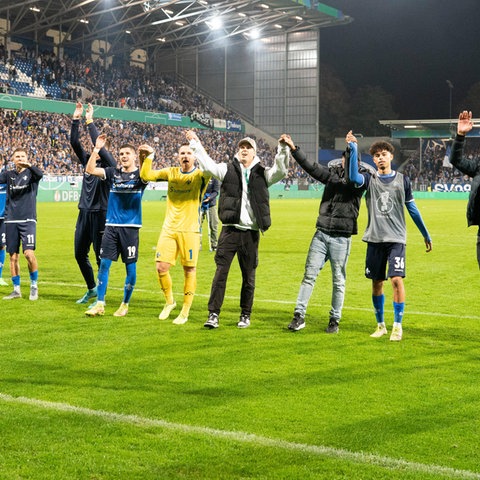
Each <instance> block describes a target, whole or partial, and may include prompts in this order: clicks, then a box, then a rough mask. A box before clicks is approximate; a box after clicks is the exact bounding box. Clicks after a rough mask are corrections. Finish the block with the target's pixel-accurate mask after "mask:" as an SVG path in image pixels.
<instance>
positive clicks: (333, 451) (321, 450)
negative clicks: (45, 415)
mask: <svg viewBox="0 0 480 480" xmlns="http://www.w3.org/2000/svg"><path fill="white" fill-rule="evenodd" d="M0 400H2V401H4V402H8V403H14V404H20V405H29V406H33V407H37V408H42V409H44V410H52V411H56V412H69V413H73V414H77V415H85V416H88V417H97V418H100V419H102V420H103V421H105V422H117V423H123V424H126V425H134V426H138V427H148V428H152V427H155V428H163V429H169V430H173V431H178V432H181V433H187V434H191V433H193V434H197V435H203V436H208V437H214V438H225V439H228V440H231V441H234V442H240V443H249V444H254V445H259V446H262V447H269V448H277V449H283V450H291V451H298V452H302V453H305V454H310V455H317V456H325V457H329V458H336V459H340V460H346V461H351V462H356V463H361V464H365V465H378V466H380V467H383V468H388V469H392V470H401V471H405V470H409V471H411V472H415V473H426V474H429V475H441V476H445V477H449V478H464V479H480V473H477V472H472V471H470V470H458V469H455V468H450V467H442V466H440V465H429V464H425V463H418V462H410V461H408V460H403V459H397V458H392V457H386V456H383V455H376V454H372V453H364V452H352V451H350V450H344V449H339V448H333V447H325V446H322V445H309V444H306V443H295V442H288V441H286V440H279V439H275V438H269V437H263V436H260V435H255V434H252V433H246V432H235V431H228V430H218V429H215V428H209V427H198V426H193V425H185V424H182V423H173V422H168V421H166V420H159V419H152V418H146V417H140V416H138V415H126V414H123V413H115V412H107V411H105V410H93V409H90V408H84V407H77V406H75V405H69V404H68V403H60V402H49V401H45V400H38V399H36V398H27V397H14V396H12V395H8V394H5V393H0Z"/></svg>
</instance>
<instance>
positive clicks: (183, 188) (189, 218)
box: [140, 145, 210, 325]
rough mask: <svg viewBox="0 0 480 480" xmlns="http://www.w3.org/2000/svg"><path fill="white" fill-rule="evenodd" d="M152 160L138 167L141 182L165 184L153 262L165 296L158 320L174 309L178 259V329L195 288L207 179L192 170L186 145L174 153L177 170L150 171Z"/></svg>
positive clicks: (184, 320) (167, 315)
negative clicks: (180, 278) (162, 216)
mask: <svg viewBox="0 0 480 480" xmlns="http://www.w3.org/2000/svg"><path fill="white" fill-rule="evenodd" d="M152 160H153V156H148V157H147V158H146V159H145V160H144V162H143V165H142V169H141V172H140V177H141V178H142V180H144V181H152V182H155V181H168V194H167V210H166V213H165V220H164V222H163V226H162V231H161V232H160V237H159V239H158V243H157V249H156V254H155V261H156V267H157V274H158V281H159V283H160V287H161V289H162V291H163V294H164V295H165V306H164V307H163V310H162V311H161V313H160V315H159V316H158V318H159V319H160V320H166V319H167V318H168V317H169V316H170V313H171V312H172V310H173V309H174V308H175V307H176V306H177V304H176V302H175V300H174V298H173V287H172V278H171V276H170V272H169V270H170V267H171V266H172V265H175V263H176V259H177V257H178V256H180V259H181V262H182V266H183V272H184V275H185V281H184V287H183V306H182V310H181V312H180V313H179V315H178V317H177V318H175V320H174V321H173V323H175V324H177V325H182V324H184V323H185V322H187V321H188V313H189V311H190V307H191V306H192V301H193V296H194V294H195V289H196V286H197V273H196V266H197V260H198V252H199V250H200V228H201V209H200V207H201V203H202V198H203V195H204V193H205V190H206V188H207V184H208V181H209V178H210V177H209V176H207V175H206V174H204V173H203V172H202V171H201V170H199V169H198V168H196V167H195V157H194V155H193V151H192V149H191V148H190V146H189V145H181V146H180V149H179V151H178V160H179V162H180V167H168V168H162V169H161V170H153V169H152Z"/></svg>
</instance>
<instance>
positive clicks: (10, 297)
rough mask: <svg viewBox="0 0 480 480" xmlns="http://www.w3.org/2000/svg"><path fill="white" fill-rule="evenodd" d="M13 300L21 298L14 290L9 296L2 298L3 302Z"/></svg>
mask: <svg viewBox="0 0 480 480" xmlns="http://www.w3.org/2000/svg"><path fill="white" fill-rule="evenodd" d="M14 298H22V294H21V293H20V292H16V291H15V290H14V291H13V292H12V293H11V294H10V295H7V296H6V297H3V299H4V300H13V299H14Z"/></svg>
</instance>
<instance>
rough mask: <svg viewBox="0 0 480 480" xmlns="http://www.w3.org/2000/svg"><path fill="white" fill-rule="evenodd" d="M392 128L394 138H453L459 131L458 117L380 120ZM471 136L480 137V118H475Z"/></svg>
mask: <svg viewBox="0 0 480 480" xmlns="http://www.w3.org/2000/svg"><path fill="white" fill-rule="evenodd" d="M379 123H380V124H381V125H384V126H386V127H388V128H390V134H391V137H392V138H453V137H455V135H456V132H457V119H430V120H428V119H425V120H380V122H379ZM468 136H469V137H480V119H478V118H476V119H475V118H474V119H473V129H472V131H471V132H470V133H469V134H468Z"/></svg>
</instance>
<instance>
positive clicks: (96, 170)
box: [85, 134, 107, 178]
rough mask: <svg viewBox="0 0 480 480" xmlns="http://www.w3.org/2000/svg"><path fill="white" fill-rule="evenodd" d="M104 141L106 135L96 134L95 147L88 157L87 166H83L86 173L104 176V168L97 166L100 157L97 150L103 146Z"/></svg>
mask: <svg viewBox="0 0 480 480" xmlns="http://www.w3.org/2000/svg"><path fill="white" fill-rule="evenodd" d="M106 141H107V136H106V135H105V134H101V135H99V136H98V138H97V141H96V142H95V148H94V149H93V152H92V154H91V155H90V158H89V159H88V162H87V166H86V167H85V171H86V172H87V173H88V174H90V175H95V176H96V177H100V178H105V169H104V168H102V167H97V160H98V159H99V158H100V155H99V152H100V150H101V149H102V148H103V147H104V146H105V143H106Z"/></svg>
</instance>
